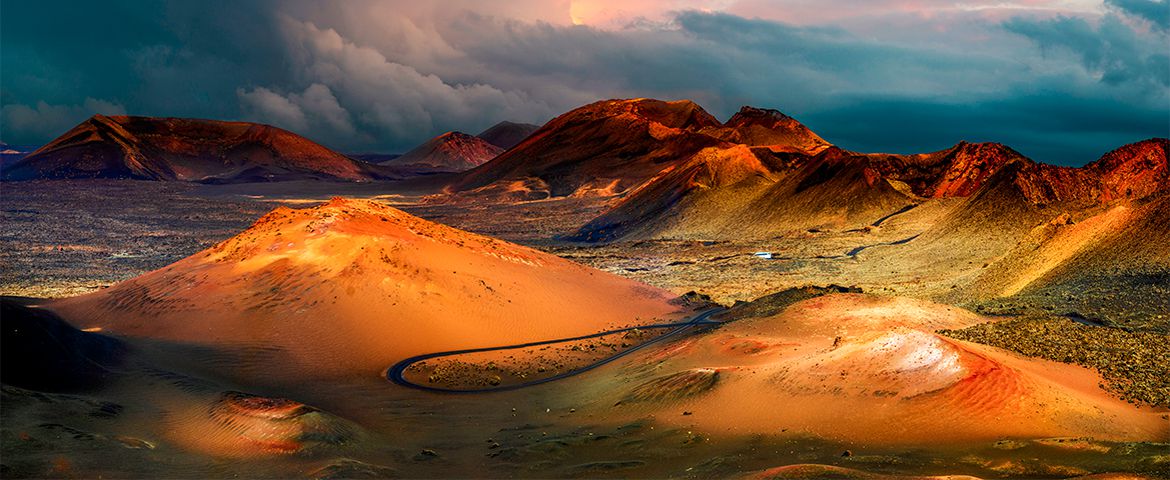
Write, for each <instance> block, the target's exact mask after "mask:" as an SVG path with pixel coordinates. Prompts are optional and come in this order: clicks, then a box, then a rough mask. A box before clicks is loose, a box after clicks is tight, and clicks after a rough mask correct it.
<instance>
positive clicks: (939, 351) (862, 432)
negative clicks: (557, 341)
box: [600, 294, 1170, 445]
mask: <svg viewBox="0 0 1170 480" xmlns="http://www.w3.org/2000/svg"><path fill="white" fill-rule="evenodd" d="M733 315H734V311H733ZM985 321H988V319H986V318H984V317H980V316H978V315H975V314H973V313H971V312H967V311H965V310H962V309H959V308H956V307H950V306H946V305H942V304H935V303H931V302H927V301H923V300H912V299H908V298H897V297H892V298H891V297H873V296H867V295H861V294H837V295H830V296H825V297H819V298H814V299H811V300H806V301H803V302H800V303H797V304H794V305H792V306H791V307H788V308H787V309H786V310H784V311H782V312H780V313H777V314H765V316H759V317H750V318H744V319H741V320H738V321H736V322H734V323H731V324H728V325H726V326H724V327H723V328H721V329H719V330H716V331H714V332H712V333H710V334H708V335H704V336H701V337H694V338H691V339H688V340H684V341H681V342H679V343H676V344H675V345H673V346H672V347H669V348H666V349H663V350H659V351H656V352H651V353H647V354H643V355H642V356H641V357H640V358H635V359H633V360H630V361H629V362H628V363H627V365H626V367H625V369H624V371H623V374H622V376H621V377H619V379H615V380H606V381H611V382H613V381H616V382H618V385H616V386H615V387H614V389H613V394H612V396H611V397H609V398H608V399H602V400H600V401H601V402H603V404H607V405H614V404H615V403H616V404H617V405H616V407H614V408H616V409H617V410H618V411H624V412H626V413H628V414H629V415H632V416H640V415H647V414H653V415H655V416H656V417H657V418H661V419H666V420H667V421H670V422H679V423H684V424H686V425H687V426H688V428H699V429H703V430H705V431H708V432H711V433H717V432H728V433H740V434H742V433H763V434H768V433H773V434H774V433H777V432H789V433H790V434H797V435H801V434H804V435H814V436H818V437H825V438H834V439H842V440H848V441H851V442H856V443H858V444H878V443H880V444H919V445H921V444H937V443H939V442H943V443H958V442H970V441H990V440H995V439H1000V438H1013V437H1019V438H1042V437H1065V436H1077V437H1080V436H1088V437H1093V438H1097V439H1104V440H1156V439H1162V440H1164V439H1166V438H1167V436H1170V423H1167V422H1166V420H1165V418H1164V417H1163V416H1162V415H1164V414H1165V412H1164V411H1161V412H1159V411H1156V410H1155V411H1151V410H1150V409H1148V408H1144V409H1143V408H1138V407H1136V406H1133V405H1130V404H1128V403H1125V402H1124V401H1121V400H1119V399H1116V398H1114V397H1111V396H1110V395H1109V394H1108V393H1106V392H1105V391H1104V390H1102V389H1101V388H1099V387H1098V385H1099V383H1101V382H1102V380H1101V377H1100V376H1099V375H1098V374H1097V373H1096V372H1094V371H1092V370H1089V369H1086V368H1082V367H1078V366H1074V365H1068V364H1062V363H1056V362H1050V361H1046V360H1038V359H1031V358H1025V357H1021V356H1019V355H1016V354H1013V353H1011V352H1007V351H1004V350H999V349H996V348H992V347H987V346H982V345H977V344H973V343H968V342H963V341H959V340H955V339H951V338H947V337H943V336H941V335H939V334H937V333H935V332H936V331H937V330H939V329H945V328H963V327H966V326H969V325H974V324H977V323H982V322H985ZM684 411H685V412H691V413H690V414H688V415H687V416H683V417H680V416H679V414H678V412H684Z"/></svg>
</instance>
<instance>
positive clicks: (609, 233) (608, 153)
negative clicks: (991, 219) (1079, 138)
mask: <svg viewBox="0 0 1170 480" xmlns="http://www.w3.org/2000/svg"><path fill="white" fill-rule="evenodd" d="M1167 142H1168V141H1167V140H1166V139H1151V140H1146V141H1143V142H1139V143H1135V144H1133V145H1127V146H1125V147H1122V148H1120V149H1118V150H1116V151H1114V152H1111V153H1109V154H1107V155H1105V156H1104V157H1103V158H1102V159H1101V160H1098V161H1097V162H1094V163H1092V164H1090V165H1087V166H1085V167H1082V168H1070V167H1057V166H1053V165H1046V164H1041V163H1037V162H1034V161H1032V160H1030V159H1028V158H1027V157H1025V156H1023V155H1021V154H1020V153H1019V152H1016V151H1015V150H1013V149H1011V148H1009V147H1007V146H1004V145H1001V144H998V143H967V142H960V143H959V144H957V145H955V146H954V147H951V148H948V149H946V150H941V151H938V152H932V153H923V154H913V155H892V154H863V153H856V152H849V151H846V150H842V149H840V148H837V147H834V146H832V145H831V144H829V142H827V141H825V140H824V139H823V138H821V137H820V136H819V135H817V134H816V133H814V132H812V131H811V130H810V129H808V127H806V126H804V125H803V124H801V123H800V122H798V121H797V120H795V119H793V118H792V117H789V116H787V115H784V114H783V113H780V112H778V111H775V110H765V109H758V108H753V107H744V108H743V109H741V110H740V111H739V112H738V113H736V114H735V115H734V116H732V117H731V118H730V119H729V120H728V121H727V122H726V123H721V122H719V120H717V119H716V118H715V117H713V116H711V115H710V114H709V113H707V112H706V111H704V110H703V109H702V107H700V106H698V105H697V104H695V103H694V102H691V101H685V100H683V101H674V102H665V101H660V100H651V99H632V100H608V101H602V102H596V103H593V104H590V105H586V106H584V107H581V108H578V109H575V110H573V111H570V112H568V113H565V114H563V115H561V116H559V117H557V118H555V119H553V120H552V121H550V122H549V123H548V124H546V125H545V126H543V127H541V128H540V129H539V130H537V131H536V132H535V133H533V134H532V135H531V136H529V137H528V138H527V139H525V140H524V141H523V142H521V143H520V144H518V145H516V146H515V147H513V148H511V149H510V150H508V151H506V152H504V153H502V154H500V155H499V156H498V157H496V158H495V159H493V160H491V161H489V162H487V163H485V164H483V165H481V166H479V167H476V168H474V169H471V170H468V171H467V172H464V173H463V174H461V175H460V176H459V177H458V178H456V180H454V181H453V182H452V184H451V185H450V186H449V191H450V192H453V193H457V194H458V195H456V198H458V197H460V196H489V197H495V198H497V199H499V200H533V199H542V198H550V197H564V196H578V197H579V196H590V195H596V196H607V197H609V196H612V197H616V198H618V199H619V201H618V202H617V203H615V204H613V205H612V208H611V209H610V210H609V211H606V212H603V213H602V214H601V216H599V217H598V218H596V219H594V220H593V221H591V222H590V223H589V224H587V225H585V226H584V227H582V228H581V229H580V230H579V231H578V232H577V234H576V235H574V236H573V237H572V238H573V239H576V240H587V241H597V240H612V239H617V238H630V237H634V238H651V237H655V238H727V237H735V238H739V237H742V236H745V235H746V236H761V237H764V236H768V235H772V234H775V232H777V231H786V230H798V229H806V228H859V227H863V226H865V225H869V224H871V223H873V222H875V221H876V220H878V219H879V218H882V217H883V216H886V215H888V214H889V213H891V212H894V211H898V210H899V209H902V208H907V207H909V206H912V205H915V204H918V203H921V202H923V201H925V200H927V199H931V198H946V197H976V196H979V194H980V193H981V192H985V191H990V190H995V191H997V192H1001V193H1002V192H1012V193H1010V195H1009V197H1003V198H1001V200H998V201H1006V202H1023V203H1027V204H1034V205H1047V204H1055V203H1068V202H1071V203H1076V204H1081V205H1088V204H1099V203H1101V202H1108V201H1112V200H1116V199H1125V198H1130V199H1141V198H1144V197H1146V196H1149V195H1153V194H1156V193H1158V192H1162V191H1165V190H1166V189H1167V187H1168V186H1170V180H1168V176H1167V168H1166V150H1167ZM997 195H998V194H997ZM1000 197H1001V196H997V198H1000Z"/></svg>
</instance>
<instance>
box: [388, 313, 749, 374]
mask: <svg viewBox="0 0 1170 480" xmlns="http://www.w3.org/2000/svg"><path fill="white" fill-rule="evenodd" d="M724 310H726V309H724V308H723V307H716V308H710V309H707V310H704V311H703V312H701V313H699V314H698V315H695V316H694V317H693V318H691V319H690V320H689V321H686V322H675V323H658V324H652V325H641V326H637V327H628V328H619V329H617V330H608V331H604V332H599V333H594V334H591V335H582V336H580V337H570V338H558V339H555V340H542V341H539V342H529V343H520V344H516V345H505V346H501V347H484V348H469V349H466V350H451V351H448V352H435V353H426V354H422V355H415V356H413V357H410V358H407V359H405V360H402V361H400V362H398V363H395V364H394V365H393V366H391V367H390V368H388V369H387V370H386V379H388V380H390V381H391V382H394V383H396V384H398V385H402V386H404V387H410V388H414V389H418V390H425V391H428V392H439V393H487V392H500V391H504V390H517V389H521V388H525V387H531V386H533V385H540V384H542V383H549V382H553V381H556V380H561V379H563V378H568V377H571V376H573V375H577V374H579V373H584V372H587V371H589V370H593V369H594V368H597V367H600V366H602V365H605V364H607V363H609V362H612V361H614V360H617V359H619V358H621V357H624V356H626V355H629V354H631V353H633V352H636V351H638V350H641V349H643V348H645V347H647V346H650V345H651V344H654V343H657V342H661V341H663V340H666V339H667V338H670V337H673V336H675V335H678V334H680V333H682V332H684V331H686V330H688V329H691V328H693V327H700V326H707V325H719V324H722V323H723V322H718V321H714V320H708V318H710V317H711V316H712V315H714V314H716V313H719V312H722V311H724ZM651 328H673V329H674V330H671V331H669V332H666V333H665V334H663V335H661V336H659V337H657V338H654V339H651V340H648V341H646V342H644V343H641V344H638V345H635V346H633V347H630V348H627V349H625V350H623V351H621V352H618V353H616V354H614V355H612V356H609V357H605V358H603V359H601V360H598V361H596V362H593V363H590V364H588V365H585V366H584V367H581V368H577V369H574V370H570V371H568V372H565V373H561V374H557V375H553V376H551V377H546V378H541V379H538V380H532V381H528V382H523V383H516V384H511V385H499V386H494V387H487V388H470V389H460V388H442V387H433V386H430V385H421V384H418V383H414V382H412V381H410V380H407V379H406V378H405V377H403V376H402V374H403V373H404V372H406V369H407V368H410V366H411V365H414V364H415V363H418V362H421V361H423V360H429V359H432V358H439V357H448V356H452V355H462V354H465V353H479V352H492V351H496V350H512V349H516V348H527V347H536V346H540V345H548V344H552V343H562V342H573V341H577V340H585V339H590V338H597V337H604V336H606V335H613V334H615V333H622V332H629V331H632V330H646V329H651Z"/></svg>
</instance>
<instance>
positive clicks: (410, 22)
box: [0, 0, 1170, 164]
mask: <svg viewBox="0 0 1170 480" xmlns="http://www.w3.org/2000/svg"><path fill="white" fill-rule="evenodd" d="M530 3H531V4H523V5H522V4H520V3H519V2H518V3H517V4H515V5H511V7H512V8H510V9H505V10H501V9H499V8H494V9H493V10H492V11H490V12H489V11H485V10H484V8H486V7H482V4H480V3H478V2H473V1H466V2H458V3H455V4H444V6H443V7H442V8H439V7H437V6H436V5H434V4H429V3H426V2H422V3H418V2H413V3H412V2H405V1H397V0H391V1H388V2H375V1H371V0H353V1H349V2H330V3H322V2H313V1H303V0H292V1H284V2H271V3H269V2H265V1H253V2H226V1H223V2H177V1H176V2H148V3H143V2H131V1H115V2H112V3H111V2H103V3H102V4H101V5H98V4H96V2H95V3H89V2H56V3H53V4H46V3H33V2H27V3H23V4H15V5H10V4H8V3H6V4H5V5H4V9H5V10H4V15H3V17H2V21H3V25H2V27H3V28H2V29H0V35H2V44H3V51H2V53H3V55H2V58H0V63H2V64H0V67H3V68H2V69H0V80H2V82H0V98H2V100H3V104H4V106H3V116H2V117H0V118H2V120H3V122H2V123H0V137H3V139H4V140H5V141H7V142H10V143H37V142H43V141H46V140H48V139H50V138H52V137H53V136H55V135H57V134H59V133H61V132H62V131H63V130H64V129H66V128H68V127H69V126H70V125H71V124H73V123H76V122H77V121H80V120H82V119H84V118H85V117H86V116H88V115H89V114H92V113H120V112H122V111H126V112H129V113H132V114H144V115H167V116H195V117H207V118H229V119H235V118H243V119H250V120H256V121H262V122H267V123H272V124H276V125H279V126H282V127H285V128H289V129H291V130H294V131H297V132H299V133H303V134H306V135H307V136H309V137H310V138H313V139H315V140H318V141H322V142H323V143H326V144H327V145H329V146H332V147H334V148H338V149H340V150H343V151H354V150H371V151H374V150H381V151H403V150H405V149H408V148H410V147H411V146H413V145H415V144H417V143H419V142H421V141H423V140H425V139H426V138H429V137H430V136H433V135H435V134H438V133H442V132H443V131H446V130H455V129H458V130H464V131H471V132H474V131H478V130H479V129H482V128H484V127H486V126H488V125H490V124H492V123H495V122H496V121H499V120H501V119H509V120H518V121H527V122H535V123H540V122H543V121H545V120H547V119H548V118H550V117H552V116H554V115H556V114H559V113H561V112H563V111H565V110H568V109H570V108H573V107H576V106H579V105H581V104H584V103H588V102H591V101H594V100H597V99H600V98H616V97H631V96H646V97H659V98H668V99H673V98H691V99H694V100H696V101H698V102H699V103H700V104H702V105H704V106H705V107H707V108H708V109H710V110H711V111H712V113H715V114H717V115H718V116H720V117H722V118H726V117H727V116H728V115H730V114H731V113H732V112H734V111H735V110H736V109H738V107H739V106H740V105H744V104H751V105H757V106H766V107H773V108H779V109H781V110H783V111H785V112H787V113H789V114H792V115H794V116H796V117H798V118H799V119H801V120H803V121H805V122H806V123H808V124H809V125H810V126H811V127H812V128H814V129H815V130H817V131H818V132H819V133H821V134H822V136H824V137H826V138H827V139H828V140H830V141H832V142H835V143H838V144H840V145H841V146H843V147H845V148H850V149H856V150H866V151H895V152H912V151H923V150H936V149H940V148H943V147H946V146H948V145H950V144H953V143H954V142H956V141H958V140H960V139H967V140H989V141H1001V142H1004V143H1008V144H1009V145H1011V146H1013V147H1016V148H1017V149H1019V150H1020V151H1022V152H1023V153H1025V154H1028V155H1031V156H1033V157H1034V158H1037V159H1040V160H1044V161H1051V162H1058V163H1066V164H1080V163H1084V162H1086V161H1089V160H1092V159H1094V158H1096V156H1097V155H1099V154H1100V153H1102V152H1103V151H1104V150H1106V149H1108V148H1111V147H1115V146H1118V145H1120V144H1123V143H1127V142H1131V141H1135V140H1140V139H1142V138H1146V137H1150V136H1165V135H1167V130H1168V129H1170V127H1168V125H1167V121H1168V118H1170V104H1168V102H1170V99H1168V96H1167V88H1166V87H1167V85H1168V82H1170V79H1168V78H1167V75H1170V64H1168V63H1167V59H1166V53H1167V52H1166V49H1165V48H1164V42H1165V41H1166V33H1165V29H1164V28H1161V29H1159V28H1154V29H1149V28H1145V29H1142V28H1139V27H1135V26H1134V25H1138V23H1135V22H1134V21H1123V20H1122V18H1121V17H1120V16H1119V15H1120V14H1119V13H1109V14H1105V15H1104V16H1100V17H1095V18H1082V17H1056V18H1051V17H1038V16H1035V15H1030V16H1025V17H1019V18H1013V19H1009V20H1007V21H1006V22H1001V21H1000V20H997V19H988V18H984V17H981V16H979V15H978V14H977V13H967V12H963V11H958V12H950V13H947V14H945V15H944V14H938V15H935V16H933V17H932V20H931V22H933V23H930V24H929V27H930V28H929V29H925V27H924V28H923V29H913V28H909V27H912V26H914V25H926V24H922V23H921V22H923V20H921V19H920V18H919V17H915V16H914V15H912V14H908V15H903V16H899V17H897V18H896V19H892V18H889V17H884V18H882V19H877V20H873V22H876V23H873V24H872V25H870V26H869V28H868V29H867V30H865V32H866V33H864V34H861V33H855V32H854V31H853V30H850V29H847V28H844V27H837V26H831V25H830V26H807V25H804V26H801V25H793V24H787V23H782V22H777V21H770V20H761V19H747V18H743V17H739V16H734V15H728V14H719V13H699V12H694V11H691V12H680V13H675V14H672V15H669V16H667V17H666V20H665V21H653V22H649V21H648V22H641V23H639V24H638V25H639V27H638V28H627V29H599V28H593V27H587V26H574V25H568V24H566V23H556V22H544V21H540V19H541V18H549V16H550V15H553V16H555V15H556V12H557V11H559V10H558V9H559V8H562V7H563V5H557V4H550V3H548V2H537V1H534V2H530ZM1110 5H1112V6H1113V7H1114V11H1116V12H1125V14H1126V15H1130V16H1132V17H1141V18H1145V19H1146V20H1148V21H1150V22H1152V23H1154V24H1155V25H1158V19H1157V18H1156V15H1154V14H1156V13H1157V12H1156V11H1154V10H1152V9H1151V8H1149V6H1148V5H1145V4H1144V3H1141V2H1138V1H1137V0H1116V1H1112V2H1110ZM540 9H548V10H549V11H548V12H542V11H540ZM58 12H65V13H58ZM227 12H231V13H230V14H227ZM1143 12H1145V13H1143ZM521 15H528V17H520V16H521ZM1151 15H1153V17H1151ZM47 18H52V19H53V25H52V28H46V26H45V25H44V24H43V23H40V22H36V21H27V20H25V19H47ZM852 21H853V22H854V24H857V22H859V21H863V20H857V19H856V18H854V19H853V20H852ZM883 22H885V23H887V24H891V25H893V24H897V25H901V26H902V27H899V28H896V29H889V31H888V32H883V31H882V29H881V28H875V26H876V27H880V25H882V24H883ZM871 23H872V22H871ZM910 30H914V31H913V32H910ZM875 31H876V32H879V33H881V35H879V36H880V37H881V38H875V34H874V33H873V32H875ZM902 31H906V32H909V33H906V34H903V33H901V32H902ZM924 32H936V33H924ZM923 38H930V39H933V40H935V41H932V42H923V41H922V39H923Z"/></svg>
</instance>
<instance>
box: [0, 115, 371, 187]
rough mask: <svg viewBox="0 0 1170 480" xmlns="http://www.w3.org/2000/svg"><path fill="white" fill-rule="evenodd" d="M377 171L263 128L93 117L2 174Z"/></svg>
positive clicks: (274, 176) (340, 176) (287, 175)
mask: <svg viewBox="0 0 1170 480" xmlns="http://www.w3.org/2000/svg"><path fill="white" fill-rule="evenodd" d="M382 170H383V169H380V168H379V167H376V166H371V165H368V164H365V163H362V162H357V161H354V160H352V159H350V158H348V157H346V156H344V155H341V154H339V153H337V152H334V151H332V150H329V149H328V148H325V147H323V146H321V145H319V144H317V143H314V142H312V141H311V140H308V139H306V138H304V137H301V136H299V135H296V134H294V133H291V132H288V131H286V130H282V129H279V128H276V127H271V126H268V125H260V124H255V123H245V122H222V121H216V120H196V119H184V118H153V117H133V116H104V115H94V116H93V117H91V118H89V119H88V120H86V121H84V122H82V123H81V124H79V125H77V126H76V127H74V128H73V129H72V130H70V131H68V132H66V133H65V134H64V135H62V136H60V137H58V138H57V139H55V140H53V141H52V142H50V143H49V144H48V145H45V146H44V147H41V148H40V149H38V150H37V151H35V152H33V153H31V154H29V155H28V156H27V157H25V158H24V159H23V160H21V161H20V162H17V163H16V164H14V165H12V166H11V167H9V168H7V169H5V172H4V177H5V178H6V179H12V180H25V179H33V178H133V179H143V180H185V181H202V182H219V183H235V182H252V181H276V180H293V179H325V180H342V181H369V180H373V179H377V178H381V177H383V176H384V175H385V173H384V172H382Z"/></svg>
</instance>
